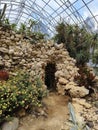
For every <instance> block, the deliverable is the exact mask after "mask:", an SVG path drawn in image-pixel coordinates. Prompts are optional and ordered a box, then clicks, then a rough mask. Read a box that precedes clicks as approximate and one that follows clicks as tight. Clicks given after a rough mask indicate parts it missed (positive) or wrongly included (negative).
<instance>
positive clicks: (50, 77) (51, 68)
mask: <svg viewBox="0 0 98 130" xmlns="http://www.w3.org/2000/svg"><path fill="white" fill-rule="evenodd" d="M55 72H56V64H55V63H47V66H46V67H45V85H46V86H47V88H48V89H49V90H51V91H56V80H55Z"/></svg>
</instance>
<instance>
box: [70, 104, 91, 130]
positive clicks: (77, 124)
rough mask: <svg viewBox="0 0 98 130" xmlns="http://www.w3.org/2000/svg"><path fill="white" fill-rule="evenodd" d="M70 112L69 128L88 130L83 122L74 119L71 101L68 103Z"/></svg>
mask: <svg viewBox="0 0 98 130" xmlns="http://www.w3.org/2000/svg"><path fill="white" fill-rule="evenodd" d="M68 108H69V112H70V121H71V124H72V125H71V128H70V130H90V129H89V127H88V126H87V125H86V124H85V123H81V122H78V121H77V119H76V115H75V111H74V108H73V106H72V104H71V103H69V104H68Z"/></svg>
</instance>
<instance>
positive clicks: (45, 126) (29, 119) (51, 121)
mask: <svg viewBox="0 0 98 130" xmlns="http://www.w3.org/2000/svg"><path fill="white" fill-rule="evenodd" d="M68 100H69V98H68V97H67V96H61V95H58V94H57V93H50V94H49V96H48V97H47V98H45V99H43V103H44V105H45V110H44V112H43V110H41V113H42V115H39V116H34V114H30V115H28V116H26V117H24V118H22V119H21V120H20V126H19V129H18V130H67V129H68V128H67V126H66V124H65V122H66V121H67V119H69V111H68Z"/></svg>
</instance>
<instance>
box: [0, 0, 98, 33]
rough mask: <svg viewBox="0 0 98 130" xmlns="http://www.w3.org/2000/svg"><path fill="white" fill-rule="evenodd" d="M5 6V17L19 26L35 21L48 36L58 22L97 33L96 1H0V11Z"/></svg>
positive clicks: (97, 14)
mask: <svg viewBox="0 0 98 130" xmlns="http://www.w3.org/2000/svg"><path fill="white" fill-rule="evenodd" d="M5 3H6V4H7V8H6V12H5V17H6V18H8V19H9V21H10V22H11V23H16V24H17V26H19V25H20V24H21V23H25V24H27V23H28V21H29V19H33V20H36V21H37V22H39V25H40V26H42V28H44V27H45V28H46V29H47V32H48V33H49V34H52V33H54V32H55V26H56V25H57V23H58V22H60V21H62V20H63V21H65V22H68V23H70V24H79V25H84V26H85V27H86V28H87V29H89V31H90V32H96V31H98V7H97V6H98V0H0V9H1V10H2V9H3V7H4V4H5Z"/></svg>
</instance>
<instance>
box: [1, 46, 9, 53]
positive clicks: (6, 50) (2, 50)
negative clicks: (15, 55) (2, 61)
mask: <svg viewBox="0 0 98 130" xmlns="http://www.w3.org/2000/svg"><path fill="white" fill-rule="evenodd" d="M0 52H3V53H8V49H6V48H3V47H0Z"/></svg>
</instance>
